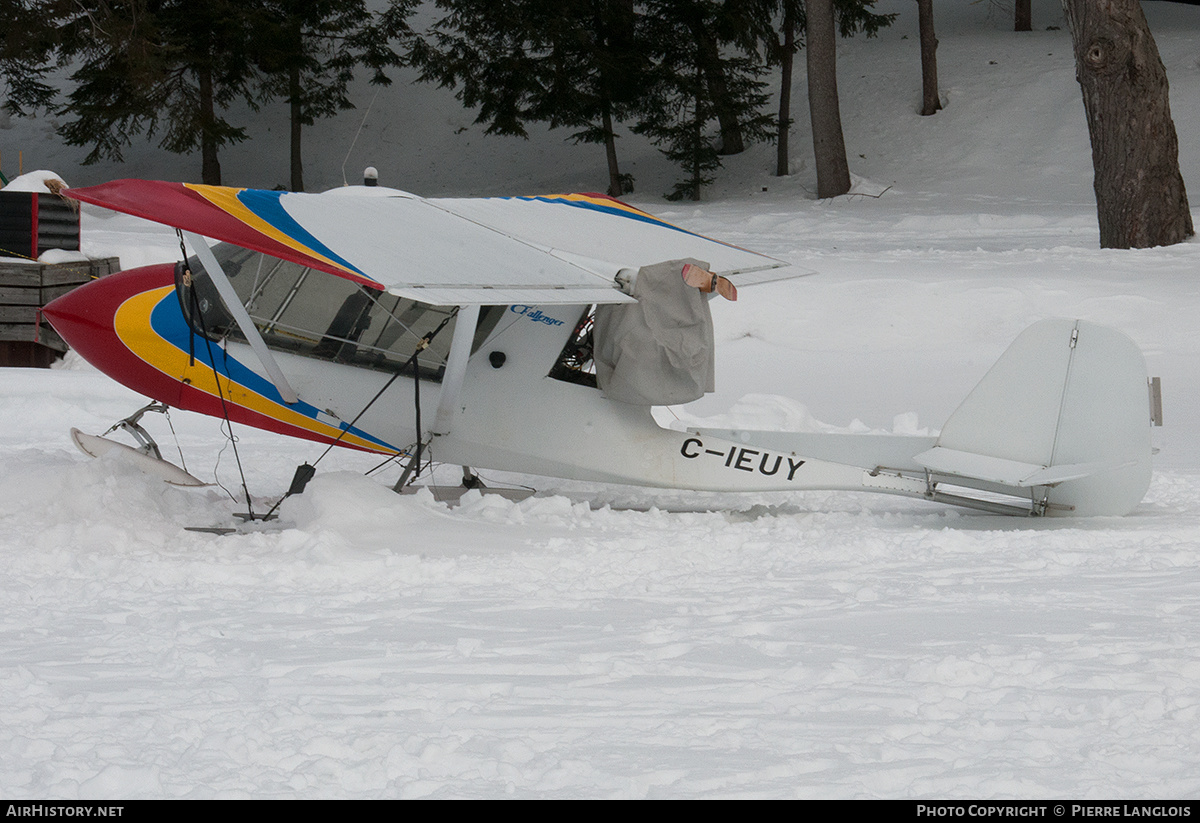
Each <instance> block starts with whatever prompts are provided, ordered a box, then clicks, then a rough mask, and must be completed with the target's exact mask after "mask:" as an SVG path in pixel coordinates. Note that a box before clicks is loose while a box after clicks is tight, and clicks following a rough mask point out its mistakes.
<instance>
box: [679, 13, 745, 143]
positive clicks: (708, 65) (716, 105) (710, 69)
mask: <svg viewBox="0 0 1200 823" xmlns="http://www.w3.org/2000/svg"><path fill="white" fill-rule="evenodd" d="M692 34H693V36H694V37H695V38H696V46H697V48H698V50H699V53H700V60H701V63H702V64H703V66H704V82H705V83H706V84H707V85H708V93H709V97H710V98H711V99H712V105H713V113H714V114H715V115H716V116H717V125H718V126H719V127H720V130H721V147H720V148H719V149H717V154H741V153H742V152H744V151H745V150H746V141H745V140H744V139H743V137H742V124H741V123H740V122H738V116H737V111H736V107H735V106H734V105H733V101H731V100H730V99H729V84H728V83H727V82H726V81H725V68H724V66H723V65H722V64H721V50H720V48H719V47H718V46H717V41H716V40H714V39H713V38H712V37H711V36H710V35H709V33H708V32H707V31H706V30H705V29H704V27H703V26H702V25H699V24H696V25H694V26H692Z"/></svg>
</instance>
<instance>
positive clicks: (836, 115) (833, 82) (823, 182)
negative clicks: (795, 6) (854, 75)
mask: <svg viewBox="0 0 1200 823" xmlns="http://www.w3.org/2000/svg"><path fill="white" fill-rule="evenodd" d="M836 36H837V35H836V33H835V32H834V27H833V0H809V2H808V39H807V42H806V43H805V47H806V50H807V52H808V53H807V58H808V112H809V115H810V116H811V118H812V132H813V156H814V159H815V161H816V162H815V165H816V167H817V197H820V198H825V197H837V196H838V195H839V194H845V193H846V192H848V191H850V167H849V165H848V164H847V163H846V141H845V139H844V138H843V137H842V113H841V109H840V108H839V107H838V92H837V62H836V61H837V40H836Z"/></svg>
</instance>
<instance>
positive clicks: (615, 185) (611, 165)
mask: <svg viewBox="0 0 1200 823" xmlns="http://www.w3.org/2000/svg"><path fill="white" fill-rule="evenodd" d="M603 106H604V110H603V120H602V124H603V127H604V156H605V158H606V159H607V160H608V196H609V197H620V196H621V195H622V194H624V193H625V192H624V191H622V189H623V186H622V185H621V169H620V167H618V166H617V136H616V135H615V134H614V133H613V120H612V106H611V105H610V104H609V102H608V100H607V99H606V100H605V101H604V103H603Z"/></svg>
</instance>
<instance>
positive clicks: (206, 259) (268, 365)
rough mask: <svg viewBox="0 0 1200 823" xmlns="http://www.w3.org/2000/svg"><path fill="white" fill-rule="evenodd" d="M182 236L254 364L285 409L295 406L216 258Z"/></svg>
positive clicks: (200, 241)
mask: <svg viewBox="0 0 1200 823" xmlns="http://www.w3.org/2000/svg"><path fill="white" fill-rule="evenodd" d="M183 234H184V236H185V237H187V241H188V245H189V246H191V247H192V250H193V251H194V252H196V257H197V258H198V259H199V260H200V265H201V266H203V267H204V270H205V271H206V272H208V276H209V277H211V278H212V281H213V285H214V286H216V287H217V293H218V294H219V295H221V299H222V300H224V301H225V306H226V308H228V309H229V313H230V314H232V315H233V319H234V320H236V321H237V324H238V328H240V329H241V330H242V334H244V335H246V342H248V343H249V344H250V348H251V349H253V350H254V353H255V354H256V355H257V356H258V362H260V363H262V365H263V368H264V369H266V370H267V375H268V376H269V377H270V378H271V382H272V383H274V384H275V388H276V389H278V390H279V394H280V396H281V397H283V401H284V402H285V403H287V404H289V405H290V404H292V403H295V402H296V401H297V400H299V399H300V398H299V397H298V396H297V394H296V391H295V389H293V388H292V386H291V384H290V383H288V381H287V378H286V377H284V376H283V372H282V371H281V370H280V368H279V364H278V363H276V362H275V358H274V357H272V356H271V350H270V349H268V348H267V344H266V342H264V341H263V339H262V335H261V334H259V333H258V327H257V326H255V325H254V321H253V320H251V319H250V315H249V313H248V312H247V311H246V307H245V306H243V305H242V299H241V298H240V297H238V295H237V292H236V291H234V289H233V284H232V283H230V282H229V278H228V277H226V276H225V271H224V269H222V268H221V264H220V263H218V262H217V258H216V257H215V256H214V255H213V253H212V250H211V249H210V248H209V247H208V244H207V243H205V242H204V238H203V237H201V236H200V235H198V234H196V233H194V232H190V231H185V232H184V233H183Z"/></svg>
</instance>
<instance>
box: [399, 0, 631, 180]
mask: <svg viewBox="0 0 1200 823" xmlns="http://www.w3.org/2000/svg"><path fill="white" fill-rule="evenodd" d="M438 7H439V8H441V9H442V10H443V11H444V12H446V14H445V15H444V16H443V17H442V18H441V19H440V20H439V21H438V22H437V24H436V25H435V26H434V30H433V37H432V39H431V41H430V42H429V43H428V44H427V47H426V48H425V50H424V51H423V52H421V54H420V62H421V65H422V67H423V69H424V74H423V79H425V80H430V81H436V82H438V83H440V84H441V85H443V86H452V87H456V88H457V89H458V97H459V99H460V100H461V101H462V102H463V104H464V105H466V106H468V107H470V108H478V109H479V114H478V117H477V118H476V121H475V122H477V123H480V124H486V130H485V131H486V133H487V134H503V135H514V136H521V137H525V136H527V134H526V125H527V124H528V123H533V122H544V123H547V124H548V125H549V126H550V127H551V128H559V127H565V128H571V129H576V131H574V132H573V133H572V135H571V137H572V139H574V140H575V141H576V142H584V143H596V144H603V145H604V148H605V156H606V159H607V162H608V176H609V186H608V190H609V193H610V194H613V195H617V194H620V193H621V192H622V191H628V190H630V184H631V178H629V177H627V176H625V175H622V174H621V172H620V168H619V166H618V164H617V152H616V140H617V135H616V131H615V128H616V124H617V123H620V122H623V121H625V120H626V119H627V118H628V117H629V116H630V115H631V113H632V105H633V103H634V102H635V101H637V100H638V99H639V97H640V95H641V92H642V89H643V88H644V80H643V78H644V72H645V66H646V60H645V57H644V53H643V49H642V48H641V47H640V45H639V40H638V29H639V25H640V22H641V17H640V15H639V14H638V13H637V12H635V9H634V3H633V0H506V1H505V2H496V0H438Z"/></svg>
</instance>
